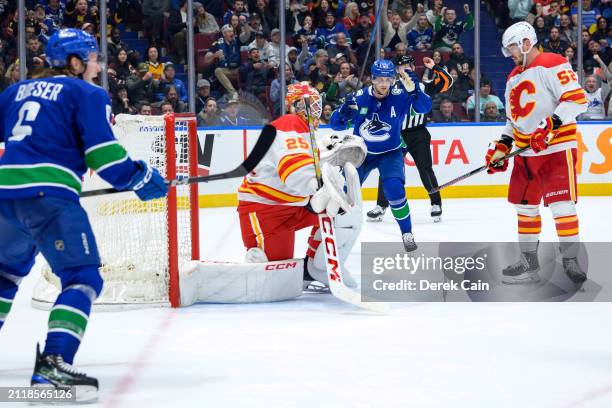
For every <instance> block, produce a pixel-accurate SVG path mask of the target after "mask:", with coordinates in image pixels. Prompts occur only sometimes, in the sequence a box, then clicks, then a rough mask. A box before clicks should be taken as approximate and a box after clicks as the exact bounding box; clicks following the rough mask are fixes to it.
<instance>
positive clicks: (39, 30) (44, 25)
mask: <svg viewBox="0 0 612 408" xmlns="http://www.w3.org/2000/svg"><path fill="white" fill-rule="evenodd" d="M34 16H35V19H36V20H35V23H34V24H35V26H36V35H37V36H38V37H39V39H40V40H41V41H42V42H43V44H46V43H47V39H48V38H49V37H50V36H51V35H53V33H55V31H56V29H57V28H56V27H55V26H54V25H53V20H51V19H47V16H46V14H45V7H44V6H43V5H42V4H37V5H36V7H35V8H34Z"/></svg>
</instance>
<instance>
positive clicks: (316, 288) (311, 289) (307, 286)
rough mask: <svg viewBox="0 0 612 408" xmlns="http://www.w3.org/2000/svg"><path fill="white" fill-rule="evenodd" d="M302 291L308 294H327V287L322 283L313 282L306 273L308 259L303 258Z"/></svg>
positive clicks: (313, 279)
mask: <svg viewBox="0 0 612 408" xmlns="http://www.w3.org/2000/svg"><path fill="white" fill-rule="evenodd" d="M303 279H304V280H303V282H302V291H304V292H308V293H329V292H330V290H329V287H328V286H327V285H325V284H324V283H321V282H319V281H318V280H315V278H313V277H312V276H311V275H310V273H309V272H308V257H306V258H304V278H303Z"/></svg>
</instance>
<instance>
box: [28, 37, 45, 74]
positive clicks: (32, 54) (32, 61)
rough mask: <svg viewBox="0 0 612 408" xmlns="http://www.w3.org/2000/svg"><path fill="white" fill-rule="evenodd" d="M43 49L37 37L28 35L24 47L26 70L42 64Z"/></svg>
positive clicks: (32, 69)
mask: <svg viewBox="0 0 612 408" xmlns="http://www.w3.org/2000/svg"><path fill="white" fill-rule="evenodd" d="M44 53H45V50H44V49H43V47H42V44H41V43H40V41H38V37H30V39H29V40H28V43H27V49H26V67H27V68H28V71H34V70H35V69H37V68H42V67H43V65H44V57H43V55H44Z"/></svg>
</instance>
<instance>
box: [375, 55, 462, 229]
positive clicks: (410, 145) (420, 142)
mask: <svg viewBox="0 0 612 408" xmlns="http://www.w3.org/2000/svg"><path fill="white" fill-rule="evenodd" d="M423 64H424V65H425V66H426V67H427V68H429V69H430V70H432V71H433V79H432V80H431V81H429V82H425V83H421V84H420V85H421V87H422V88H424V89H423V90H424V91H425V93H427V95H429V96H431V97H432V98H433V97H434V96H435V95H436V94H438V93H441V92H446V91H447V90H448V89H449V88H450V87H451V86H452V85H453V78H452V77H451V76H450V75H449V73H448V72H446V70H445V69H443V68H441V67H439V66H438V65H435V64H434V62H433V60H432V59H431V58H427V57H426V58H423ZM395 66H396V67H397V69H398V70H399V69H403V70H410V71H414V70H415V62H414V58H413V57H412V56H410V55H402V56H398V57H396V58H395ZM426 125H427V117H426V116H425V115H424V114H420V113H415V112H414V111H411V112H410V115H409V116H406V118H405V119H404V124H403V127H402V138H403V139H404V143H405V144H406V148H405V152H406V151H407V152H408V153H410V155H411V156H412V159H413V160H414V162H415V164H416V167H417V170H418V171H419V176H421V181H422V182H423V186H424V187H425V189H427V191H430V190H431V189H433V188H435V187H438V180H437V179H436V175H435V173H434V171H433V167H432V160H431V150H430V147H429V146H430V143H431V134H430V133H429V131H428V130H427V128H426V127H425V126H426ZM429 199H430V201H431V217H432V218H433V220H434V222H439V221H440V219H441V217H442V198H441V197H440V193H439V192H438V193H435V194H431V195H430V196H429ZM376 204H377V205H376V207H374V208H373V209H372V210H370V211H368V213H367V220H368V221H372V222H376V221H382V219H383V216H384V215H385V212H386V211H387V207H389V202H388V201H387V199H386V198H385V194H384V192H383V189H382V182H381V180H380V179H379V180H378V198H377V200H376Z"/></svg>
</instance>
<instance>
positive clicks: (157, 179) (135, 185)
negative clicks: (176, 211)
mask: <svg viewBox="0 0 612 408" xmlns="http://www.w3.org/2000/svg"><path fill="white" fill-rule="evenodd" d="M134 164H136V167H137V170H136V172H135V173H134V174H133V175H132V179H131V180H130V182H129V184H128V185H127V188H126V189H128V190H133V191H134V192H135V193H136V195H137V196H138V198H140V199H141V200H142V201H147V200H153V199H154V198H161V197H164V196H165V195H166V194H167V193H168V186H167V185H166V182H165V180H164V178H163V177H162V176H161V175H160V174H159V172H158V171H157V169H155V168H153V167H151V166H149V165H148V164H147V163H145V162H144V161H142V160H138V161H135V162H134Z"/></svg>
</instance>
